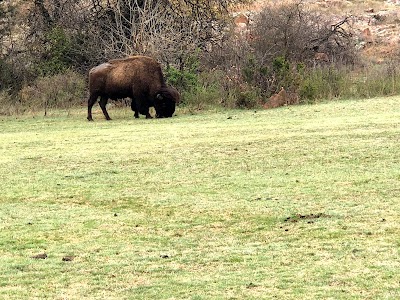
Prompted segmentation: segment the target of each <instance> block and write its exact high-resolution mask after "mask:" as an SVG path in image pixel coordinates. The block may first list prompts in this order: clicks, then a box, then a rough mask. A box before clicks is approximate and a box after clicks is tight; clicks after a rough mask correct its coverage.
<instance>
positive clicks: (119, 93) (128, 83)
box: [87, 56, 180, 121]
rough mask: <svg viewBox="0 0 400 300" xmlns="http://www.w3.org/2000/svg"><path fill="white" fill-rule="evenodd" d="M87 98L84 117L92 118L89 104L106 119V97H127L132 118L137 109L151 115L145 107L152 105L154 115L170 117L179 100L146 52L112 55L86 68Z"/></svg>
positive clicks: (178, 96)
mask: <svg viewBox="0 0 400 300" xmlns="http://www.w3.org/2000/svg"><path fill="white" fill-rule="evenodd" d="M89 93H90V95H89V100H88V115H87V119H88V120H89V121H93V117H92V107H93V105H94V104H95V103H96V101H97V99H98V98H99V97H100V101H99V105H100V108H101V110H102V111H103V114H104V116H105V118H106V119H107V120H111V118H110V116H109V115H108V112H107V109H106V104H107V101H108V99H113V100H117V99H122V98H131V99H132V104H131V108H132V110H133V111H134V112H135V118H139V113H140V114H142V115H145V116H146V118H151V115H150V113H149V107H154V108H155V110H156V117H157V118H168V117H172V115H173V113H174V112H175V105H176V104H177V103H179V101H180V95H179V93H178V91H177V90H176V89H174V88H172V87H168V86H167V85H166V83H165V79H164V76H163V73H162V71H161V66H160V64H159V63H158V62H157V61H156V60H155V59H153V58H151V57H147V56H129V57H127V58H123V59H113V60H110V61H109V62H106V63H103V64H101V65H99V66H97V67H94V68H92V69H91V70H90V71H89Z"/></svg>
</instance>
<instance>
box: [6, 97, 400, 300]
mask: <svg viewBox="0 0 400 300" xmlns="http://www.w3.org/2000/svg"><path fill="white" fill-rule="evenodd" d="M399 102H400V99H399V98H398V97H394V98H379V99H371V100H365V101H351V102H330V103H326V104H319V105H310V106H306V105H305V106H293V107H285V108H280V109H275V110H269V111H258V112H254V111H241V110H230V111H223V112H207V113H202V114H197V115H181V114H180V113H179V111H178V116H177V117H174V118H171V119H155V120H145V119H139V120H134V119H133V118H132V113H131V112H129V110H128V109H111V110H110V114H111V116H112V117H113V118H114V120H113V121H111V122H106V121H104V120H103V117H102V116H101V114H100V113H99V110H98V107H97V111H96V114H95V115H94V118H95V122H94V123H89V122H87V121H85V109H82V110H81V111H75V112H72V113H70V114H69V115H68V116H65V115H62V114H61V115H57V116H54V115H50V116H48V117H47V118H44V117H35V118H33V117H32V116H31V117H29V116H23V117H17V118H16V117H2V118H0V124H1V128H2V129H1V131H0V141H1V142H0V176H1V178H0V179H1V180H0V189H1V194H0V203H1V210H0V221H1V222H0V270H1V272H0V295H1V296H0V298H3V299H261V298H264V299H272V298H277V299H328V298H329V299H398V298H399V297H400V280H399V278H400V271H399V270H400V259H399V254H400V253H399V252H400V251H399V250H400V242H399V232H400V202H399V195H400V147H399V142H400V127H399V120H400V105H399ZM44 252H45V253H47V255H48V257H47V258H46V259H33V258H31V256H33V255H36V254H39V253H44ZM65 256H73V260H72V261H63V260H62V259H63V257H65Z"/></svg>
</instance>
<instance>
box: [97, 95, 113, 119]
mask: <svg viewBox="0 0 400 300" xmlns="http://www.w3.org/2000/svg"><path fill="white" fill-rule="evenodd" d="M107 101H108V98H107V97H101V98H100V101H99V105H100V108H101V110H102V111H103V114H104V116H105V117H106V120H107V121H109V120H111V118H110V116H109V115H108V112H107V109H106V105H107Z"/></svg>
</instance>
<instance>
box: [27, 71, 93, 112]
mask: <svg viewBox="0 0 400 300" xmlns="http://www.w3.org/2000/svg"><path fill="white" fill-rule="evenodd" d="M85 89H86V82H85V79H84V78H83V76H82V75H80V74H78V73H76V72H73V71H70V70H68V71H66V72H65V73H64V74H57V75H53V76H46V77H39V78H38V79H37V80H36V81H35V82H34V83H33V84H32V85H29V86H25V87H23V88H22V89H21V91H20V99H21V106H22V107H24V108H25V109H29V110H32V111H36V110H39V109H43V110H44V114H45V115H46V113H47V111H48V109H52V108H62V109H70V108H72V107H74V106H76V105H80V104H82V102H83V98H84V95H85Z"/></svg>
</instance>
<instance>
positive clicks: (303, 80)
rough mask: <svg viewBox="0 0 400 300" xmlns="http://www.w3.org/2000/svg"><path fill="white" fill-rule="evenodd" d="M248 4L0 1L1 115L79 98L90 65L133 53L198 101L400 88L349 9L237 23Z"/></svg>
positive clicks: (299, 8)
mask: <svg viewBox="0 0 400 300" xmlns="http://www.w3.org/2000/svg"><path fill="white" fill-rule="evenodd" d="M248 2H251V1H244V0H224V1H196V2H193V1H186V0H180V1H167V0H164V1H153V0H146V1H137V0H136V1H127V0H112V1H82V0H77V1H65V0H36V1H33V2H32V3H31V2H25V1H15V2H7V1H1V2H0V33H1V39H0V49H1V52H0V103H1V106H0V113H1V114H13V113H21V112H23V111H25V110H38V109H39V110H44V111H47V109H49V108H52V107H61V108H68V107H73V106H76V105H78V104H82V103H83V102H85V101H86V99H85V98H86V95H87V91H86V76H87V75H86V74H87V71H88V70H89V69H90V67H92V66H94V65H96V64H98V63H101V62H104V61H106V60H107V59H110V58H115V57H123V56H126V55H134V54H144V55H150V56H154V57H156V58H157V59H158V60H159V61H160V62H161V63H162V65H163V67H164V71H165V74H166V77H167V80H168V81H169V83H170V84H172V85H174V86H176V87H177V88H178V89H179V90H180V91H181V92H182V94H183V99H184V104H185V105H188V106H191V107H194V108H200V109H201V108H203V107H205V106H207V105H212V106H215V105H219V106H223V107H231V108H232V107H240V108H253V107H258V106H261V105H263V104H264V103H266V102H268V99H269V97H270V96H271V95H273V94H274V93H276V92H277V91H279V89H280V88H281V87H284V88H285V90H286V91H287V92H288V93H289V94H290V95H292V96H293V97H295V98H296V99H298V100H299V101H296V102H300V103H306V102H311V101H316V100H319V99H337V98H364V97H373V96H379V95H390V94H397V93H398V92H400V84H399V83H400V80H398V79H399V78H398V77H399V72H398V67H397V65H398V63H397V61H395V60H390V61H386V62H385V63H383V64H380V65H373V64H370V63H368V62H366V61H365V60H363V59H361V58H360V55H359V54H360V52H359V49H358V48H357V41H356V35H355V34H354V32H353V28H352V22H351V17H343V18H341V19H339V20H338V19H337V18H336V21H332V18H331V17H330V16H329V15H327V14H324V13H321V12H319V11H317V10H312V9H310V8H308V6H307V5H305V1H303V0H296V1H278V2H279V3H278V4H273V3H271V4H270V5H267V6H265V8H264V9H263V11H261V12H260V13H259V14H256V15H253V16H251V18H250V20H249V22H248V24H247V26H246V28H245V29H242V28H241V27H238V26H236V25H235V24H234V22H233V19H234V18H233V16H234V14H233V13H231V11H234V8H235V7H236V5H238V4H244V3H248ZM305 33H307V34H305ZM321 53H322V54H323V55H325V56H324V57H325V59H324V60H319V59H317V58H316V57H317V56H316V55H317V54H321Z"/></svg>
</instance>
